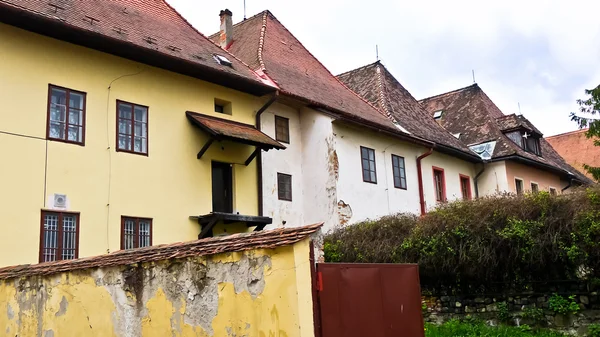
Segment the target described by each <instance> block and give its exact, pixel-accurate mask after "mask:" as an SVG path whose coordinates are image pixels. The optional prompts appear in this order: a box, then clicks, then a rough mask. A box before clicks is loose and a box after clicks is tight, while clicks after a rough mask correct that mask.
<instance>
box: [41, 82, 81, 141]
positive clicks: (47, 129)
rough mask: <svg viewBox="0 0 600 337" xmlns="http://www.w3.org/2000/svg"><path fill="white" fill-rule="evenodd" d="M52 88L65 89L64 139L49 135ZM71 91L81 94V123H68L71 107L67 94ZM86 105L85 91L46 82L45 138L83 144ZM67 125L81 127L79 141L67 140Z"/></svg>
mask: <svg viewBox="0 0 600 337" xmlns="http://www.w3.org/2000/svg"><path fill="white" fill-rule="evenodd" d="M52 89H58V90H64V91H65V95H66V101H67V102H66V110H65V114H66V116H65V139H63V138H55V137H50V107H51V106H52ZM71 93H76V94H79V95H81V96H83V109H82V110H81V114H82V116H81V120H82V122H81V125H79V124H69V112H70V110H71V109H72V108H71V107H70V106H69V96H70V95H71ZM86 106H87V93H85V92H83V91H79V90H73V89H69V88H65V87H61V86H58V85H54V84H48V106H47V109H46V139H48V140H52V141H56V142H63V143H68V144H75V145H81V146H85V127H86V123H85V120H86V118H85V117H86V113H85V112H86ZM76 110H79V109H76ZM69 125H73V126H77V127H81V141H74V140H69V136H68V134H67V133H68V129H69Z"/></svg>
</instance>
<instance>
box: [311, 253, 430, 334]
mask: <svg viewBox="0 0 600 337" xmlns="http://www.w3.org/2000/svg"><path fill="white" fill-rule="evenodd" d="M317 272H318V279H319V280H320V281H319V282H318V283H320V284H319V285H318V288H319V289H318V298H319V299H318V301H319V306H320V314H321V316H320V318H321V319H320V328H321V329H320V332H321V335H322V337H423V336H424V331H423V315H422V312H421V287H420V284H419V269H418V267H417V266H416V265H403V264H368V263H365V264H343V263H319V264H317Z"/></svg>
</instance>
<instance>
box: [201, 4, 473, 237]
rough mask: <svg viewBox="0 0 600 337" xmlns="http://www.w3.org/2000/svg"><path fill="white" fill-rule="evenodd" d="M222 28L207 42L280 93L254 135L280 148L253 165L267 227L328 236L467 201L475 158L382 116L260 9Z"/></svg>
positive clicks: (445, 138)
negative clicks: (341, 228)
mask: <svg viewBox="0 0 600 337" xmlns="http://www.w3.org/2000/svg"><path fill="white" fill-rule="evenodd" d="M230 20H231V15H230V12H228V11H223V12H222V15H221V21H222V25H221V31H220V33H218V34H215V35H213V36H212V37H211V38H212V39H213V40H214V41H215V42H219V43H221V46H222V47H223V48H224V49H226V50H227V51H229V52H230V53H232V54H233V55H235V56H236V57H238V58H240V59H241V60H242V61H244V62H245V63H247V64H248V65H250V67H251V68H253V69H255V71H257V72H258V73H259V74H262V75H263V76H264V79H265V80H267V81H272V82H273V83H274V84H276V85H277V86H278V87H279V92H280V94H279V96H278V98H277V99H276V102H275V103H273V104H272V105H271V106H270V107H269V108H268V109H267V110H266V111H264V112H262V113H261V114H260V128H261V129H262V131H263V132H265V133H266V134H268V135H270V136H272V137H274V138H275V139H277V140H278V141H280V142H282V143H285V145H286V147H287V148H286V150H285V151H284V152H285V153H281V152H279V153H270V152H269V153H263V154H262V156H261V158H259V159H260V160H261V163H262V178H263V179H262V185H263V188H262V193H263V198H262V199H263V205H262V212H263V214H264V215H265V216H269V217H272V218H273V226H284V225H285V226H297V225H301V224H306V223H313V222H325V230H328V229H331V228H333V227H335V226H338V225H344V224H348V223H355V222H358V221H362V220H365V219H369V218H371V219H375V218H378V217H380V216H383V215H387V214H393V213H397V212H413V213H419V212H420V211H421V209H422V208H423V209H424V210H426V209H430V208H432V207H435V206H436V204H437V203H438V202H444V201H446V200H452V199H456V198H462V197H465V198H470V197H471V196H473V195H474V193H473V177H474V176H475V174H476V169H477V167H476V164H475V163H478V162H480V159H479V157H478V156H477V155H475V154H474V153H472V152H471V151H470V150H468V149H467V148H465V147H464V146H463V145H462V144H461V143H460V142H457V141H455V139H454V138H453V137H452V136H451V135H450V134H448V132H446V131H445V130H443V129H442V128H441V127H439V126H437V124H436V123H435V122H434V121H433V119H432V118H431V117H428V116H427V115H426V113H424V115H423V118H429V119H431V122H432V123H433V129H432V130H421V127H420V126H419V124H420V122H416V123H415V122H413V121H408V120H402V119H399V118H397V117H398V116H395V115H394V116H392V115H390V114H386V112H385V110H384V109H382V108H381V107H380V106H377V104H376V103H370V102H369V101H368V100H367V99H364V98H362V97H360V96H359V95H358V94H356V93H355V92H353V91H352V90H350V89H349V88H348V87H346V85H344V84H343V83H342V82H341V81H340V80H339V79H337V78H336V77H335V76H333V75H332V74H331V73H330V72H329V71H328V70H327V69H326V68H325V67H324V66H323V65H322V64H321V63H320V62H319V61H318V60H317V59H316V58H315V57H314V56H313V55H312V54H311V53H310V52H309V51H308V50H306V48H304V46H302V44H301V43H300V42H299V41H298V40H297V39H296V38H295V37H294V36H293V35H292V34H291V33H290V32H289V31H288V30H287V29H286V28H285V27H284V26H283V25H282V24H281V23H280V22H279V21H278V20H277V19H276V18H275V17H274V16H273V15H272V14H271V13H270V12H268V11H265V12H262V13H259V14H257V15H255V16H253V17H251V18H248V19H247V20H244V21H242V22H240V23H238V24H235V25H232V24H231V22H230ZM411 98H412V96H411ZM412 101H414V102H412ZM412 101H411V104H413V103H414V104H416V106H418V103H416V101H415V100H414V98H412ZM410 109H413V110H414V107H411V108H410ZM411 113H412V112H406V115H407V116H408V118H413V117H414V116H411ZM399 116H400V115H399ZM419 118H421V117H419ZM426 128H431V125H429V126H426ZM419 158H422V159H419ZM418 162H420V170H419V169H418V166H419V164H418ZM419 172H420V173H421V175H419ZM461 181H462V184H461Z"/></svg>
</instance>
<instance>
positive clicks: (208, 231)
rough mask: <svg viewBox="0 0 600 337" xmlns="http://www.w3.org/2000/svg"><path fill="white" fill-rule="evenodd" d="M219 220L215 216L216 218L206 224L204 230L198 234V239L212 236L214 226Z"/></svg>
mask: <svg viewBox="0 0 600 337" xmlns="http://www.w3.org/2000/svg"><path fill="white" fill-rule="evenodd" d="M218 220H219V219H216V218H215V219H213V220H211V221H210V222H209V223H207V224H206V225H204V226H202V231H201V232H200V234H198V239H204V238H207V237H211V236H212V230H213V227H215V225H216V224H217V221H218Z"/></svg>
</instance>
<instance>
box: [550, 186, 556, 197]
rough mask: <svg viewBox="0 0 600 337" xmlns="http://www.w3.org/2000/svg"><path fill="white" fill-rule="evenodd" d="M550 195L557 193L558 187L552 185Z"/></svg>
mask: <svg viewBox="0 0 600 337" xmlns="http://www.w3.org/2000/svg"><path fill="white" fill-rule="evenodd" d="M550 195H556V188H554V187H550Z"/></svg>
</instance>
